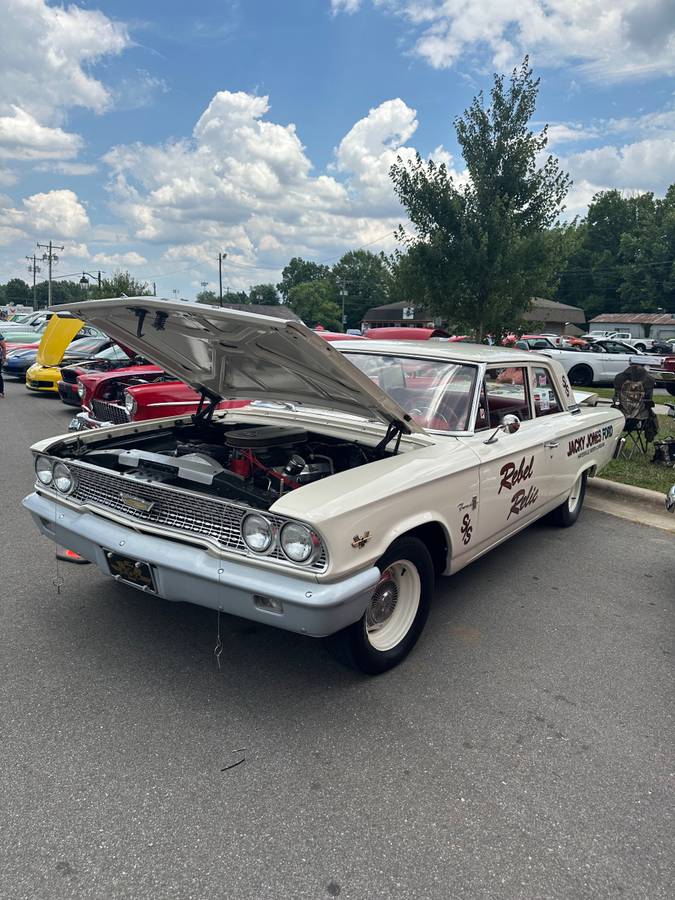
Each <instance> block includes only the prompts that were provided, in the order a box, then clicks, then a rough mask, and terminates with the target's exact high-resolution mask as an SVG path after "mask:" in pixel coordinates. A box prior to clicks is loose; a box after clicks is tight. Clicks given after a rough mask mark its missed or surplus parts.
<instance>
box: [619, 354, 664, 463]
mask: <svg viewBox="0 0 675 900" xmlns="http://www.w3.org/2000/svg"><path fill="white" fill-rule="evenodd" d="M655 384H656V382H655V381H654V379H653V378H652V377H651V375H650V374H649V373H648V372H647V370H646V369H645V367H644V366H643V365H639V364H637V363H633V362H631V364H630V365H629V366H628V368H627V369H625V370H624V371H623V372H620V373H619V374H618V375H617V376H616V378H615V379H614V399H613V401H612V405H613V406H616V407H617V408H618V409H620V410H621V412H622V413H623V414H624V416H625V418H626V424H625V426H624V435H625V437H626V442H625V444H624V445H623V449H622V451H621V456H622V457H624V458H625V459H632V458H633V456H634V455H635V454H636V453H641V454H645V453H646V452H647V450H648V449H649V445H650V444H651V443H652V442H653V440H654V438H655V437H656V433H657V431H658V430H659V428H658V422H657V420H656V416H655V415H654V401H653V400H652V395H653V393H654V386H655Z"/></svg>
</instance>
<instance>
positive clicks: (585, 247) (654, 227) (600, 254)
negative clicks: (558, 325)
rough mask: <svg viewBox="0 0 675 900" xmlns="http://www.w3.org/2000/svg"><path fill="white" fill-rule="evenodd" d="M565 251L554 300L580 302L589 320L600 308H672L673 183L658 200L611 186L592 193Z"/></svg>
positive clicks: (674, 281) (674, 248)
mask: <svg viewBox="0 0 675 900" xmlns="http://www.w3.org/2000/svg"><path fill="white" fill-rule="evenodd" d="M570 230H572V227H570ZM567 251H568V252H567V253H563V254H561V259H564V260H565V262H564V264H563V265H562V266H561V268H562V271H561V273H560V285H559V288H558V293H557V299H558V300H562V301H563V302H565V303H572V304H573V305H575V306H581V307H582V308H583V309H584V310H585V312H586V315H587V317H588V318H589V319H590V318H592V317H593V316H595V315H598V314H599V313H606V312H655V311H656V310H657V309H659V308H662V309H672V308H673V301H674V300H675V291H674V290H673V289H674V287H675V267H674V265H673V260H674V259H675V185H671V187H670V188H669V189H668V191H667V192H666V196H665V197H664V198H663V199H655V198H654V195H653V194H651V193H645V194H640V195H637V196H625V195H622V194H621V193H620V192H619V191H617V190H609V191H602V192H600V193H598V194H596V195H595V197H593V200H592V201H591V204H590V206H589V208H588V214H587V216H586V218H585V220H583V221H582V222H581V223H579V224H578V225H576V227H575V234H574V235H573V237H572V239H571V240H570V241H569V242H568V245H567Z"/></svg>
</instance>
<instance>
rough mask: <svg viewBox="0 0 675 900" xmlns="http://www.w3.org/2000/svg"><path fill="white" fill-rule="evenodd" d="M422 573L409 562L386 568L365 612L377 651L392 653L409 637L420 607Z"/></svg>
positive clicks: (367, 628)
mask: <svg viewBox="0 0 675 900" xmlns="http://www.w3.org/2000/svg"><path fill="white" fill-rule="evenodd" d="M420 591H421V583H420V576H419V572H418V571H417V569H416V568H415V566H414V565H413V564H412V563H411V562H410V561H409V560H407V559H406V560H398V561H397V562H394V563H392V564H391V565H389V566H387V568H386V569H385V570H384V572H383V573H382V577H381V578H380V580H379V582H378V583H377V585H376V587H375V590H374V591H373V596H372V597H371V600H370V604H369V606H368V609H367V610H366V622H365V625H366V635H367V637H368V642H369V643H370V645H371V646H372V647H374V648H375V650H379V651H380V652H384V651H386V650H391V649H392V647H395V646H396V645H397V644H399V643H400V642H401V641H402V640H403V638H404V637H405V636H406V634H407V633H408V631H409V630H410V627H411V625H412V623H413V622H414V621H415V616H416V615H417V610H418V609H419V605H420Z"/></svg>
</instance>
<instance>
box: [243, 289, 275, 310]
mask: <svg viewBox="0 0 675 900" xmlns="http://www.w3.org/2000/svg"><path fill="white" fill-rule="evenodd" d="M248 297H249V301H250V302H251V303H257V304H259V305H261V306H277V305H278V304H279V302H280V298H279V294H278V293H277V289H276V287H275V286H274V285H273V284H253V285H251V287H250V289H249V292H248Z"/></svg>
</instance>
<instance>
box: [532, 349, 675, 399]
mask: <svg viewBox="0 0 675 900" xmlns="http://www.w3.org/2000/svg"><path fill="white" fill-rule="evenodd" d="M540 352H541V353H545V354H546V356H550V357H551V358H552V359H556V360H557V361H558V362H559V363H560V365H561V366H562V367H563V369H564V370H565V371H566V372H567V375H568V377H569V379H570V381H571V382H572V384H573V385H578V386H579V387H585V386H590V385H592V384H613V383H614V379H615V378H616V376H617V375H618V374H619V373H620V372H623V371H624V369H627V368H628V366H629V365H630V362H631V360H633V359H637V358H640V360H641V361H642V362H643V363H644V365H646V366H647V367H648V368H649V370H650V372H651V373H652V374H653V376H654V377H655V378H657V379H660V378H662V377H665V378H668V377H670V376H669V373H667V372H665V373H664V372H663V357H662V356H642V357H641V356H640V353H639V352H638V351H637V350H636V349H635V348H633V347H631V346H630V345H629V344H624V343H623V342H622V341H616V340H610V339H609V338H601V339H599V340H595V341H594V342H593V343H592V344H591V345H590V346H589V348H588V350H564V349H557V348H556V349H548V348H547V349H545V350H544V349H542V350H541V351H540Z"/></svg>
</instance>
